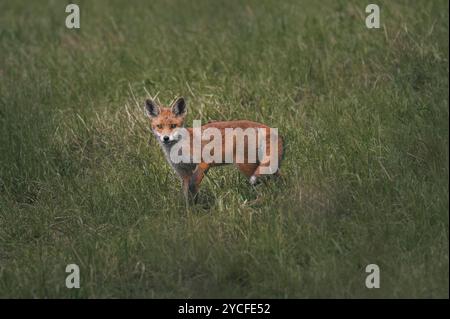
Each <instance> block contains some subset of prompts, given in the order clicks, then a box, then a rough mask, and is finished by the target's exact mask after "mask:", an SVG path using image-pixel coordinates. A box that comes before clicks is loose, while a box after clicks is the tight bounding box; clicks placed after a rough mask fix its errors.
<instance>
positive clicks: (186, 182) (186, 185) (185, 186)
mask: <svg viewBox="0 0 450 319" xmlns="http://www.w3.org/2000/svg"><path fill="white" fill-rule="evenodd" d="M190 178H191V176H183V177H182V188H183V195H184V199H185V202H186V207H188V206H189V180H190Z"/></svg>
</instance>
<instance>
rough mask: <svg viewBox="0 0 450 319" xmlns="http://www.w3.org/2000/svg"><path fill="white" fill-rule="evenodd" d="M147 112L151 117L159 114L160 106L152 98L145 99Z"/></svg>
mask: <svg viewBox="0 0 450 319" xmlns="http://www.w3.org/2000/svg"><path fill="white" fill-rule="evenodd" d="M145 112H146V113H147V115H148V116H149V117H157V116H158V115H159V106H158V105H157V104H156V103H155V102H154V101H153V100H150V99H147V100H145Z"/></svg>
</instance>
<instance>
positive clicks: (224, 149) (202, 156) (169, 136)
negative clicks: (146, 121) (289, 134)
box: [145, 97, 283, 202]
mask: <svg viewBox="0 0 450 319" xmlns="http://www.w3.org/2000/svg"><path fill="white" fill-rule="evenodd" d="M145 111H146V113H147V115H148V117H149V118H150V121H151V128H152V132H153V134H154V135H155V137H156V139H157V140H158V142H159V144H160V145H161V148H162V149H163V151H164V154H165V156H166V159H167V161H168V162H169V164H170V165H171V166H172V168H173V169H174V170H175V172H176V174H177V175H178V176H179V178H180V179H181V181H182V189H183V193H184V195H185V198H186V202H188V199H189V198H192V197H193V198H195V199H196V195H197V193H198V190H199V186H200V183H201V182H202V179H203V177H204V176H205V174H206V173H207V171H208V170H209V168H210V167H214V166H219V165H224V164H234V165H235V166H236V167H237V169H238V170H239V171H241V172H242V173H243V174H244V175H245V176H246V177H247V178H249V181H250V183H251V184H252V185H255V184H256V183H257V182H258V180H259V178H260V177H261V175H274V176H279V175H280V169H279V163H280V162H281V159H282V155H283V139H282V138H281V137H280V136H278V133H277V130H276V129H271V128H270V127H268V126H266V125H264V124H261V123H257V122H251V121H247V120H238V121H224V122H211V123H208V124H205V125H203V126H198V127H194V128H184V121H185V117H186V113H187V106H186V102H185V100H184V98H182V97H180V98H178V99H176V100H175V101H174V102H173V103H172V105H171V106H170V107H163V106H161V107H160V106H159V105H158V104H156V103H155V102H154V101H153V100H151V99H147V100H146V101H145ZM195 122H196V121H194V123H195ZM274 131H275V132H274ZM236 132H237V133H236ZM252 132H255V133H256V135H255V134H252ZM213 142H215V143H213ZM211 144H212V145H211ZM196 146H198V147H197V149H196ZM181 153H184V154H181ZM256 153H257V154H258V155H259V156H258V158H256ZM261 153H263V154H262V155H261ZM180 155H181V160H180Z"/></svg>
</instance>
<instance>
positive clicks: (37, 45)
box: [0, 0, 449, 298]
mask: <svg viewBox="0 0 450 319" xmlns="http://www.w3.org/2000/svg"><path fill="white" fill-rule="evenodd" d="M76 3H78V4H79V5H80V8H81V29H79V30H69V29H66V28H65V24H64V21H65V18H66V15H67V14H66V13H65V12H64V9H65V5H66V3H64V2H61V1H33V2H30V1H2V2H1V3H0V297H70V298H71V297H73V298H80V297H83V298H84V297H146V298H147V297H149V298H164V297H276V298H285V297H288V298H313V297H320V298H326V297H353V298H354V297H357V298H359V297H369V298H379V297H388V298H396V297H448V296H449V290H448V287H449V280H448V278H449V262H448V261H449V260H448V249H449V246H448V244H449V242H448V240H449V238H448V237H449V236H448V232H449V224H448V221H449V216H448V205H449V201H448V199H449V197H448V172H449V171H448V159H449V152H448V142H449V141H448V136H449V135H448V134H449V131H448V118H449V116H448V110H449V104H448V101H449V96H448V91H447V86H448V74H449V73H448V72H449V67H448V65H449V64H448V35H449V29H448V28H449V26H448V2H447V1H445V0H442V1H395V2H394V1H378V2H377V3H378V4H379V5H380V7H381V23H382V28H381V29H378V30H375V29H372V30H369V29H367V28H366V27H365V23H364V20H365V12H364V9H365V6H366V5H367V3H365V2H363V1H350V2H347V1H303V2H302V1H294V0H292V1H290V0H288V1H280V2H278V1H246V2H241V1H234V0H233V1H225V0H222V1H206V0H205V1H195V5H194V4H193V3H192V2H191V1H142V2H137V1H120V2H119V1H77V2H76ZM147 92H149V93H151V94H156V93H159V95H158V96H159V99H160V100H161V101H162V102H164V103H168V102H170V101H171V100H172V98H173V97H175V96H176V95H183V96H185V97H186V98H187V99H188V107H189V115H188V122H189V123H191V121H192V120H194V119H201V120H202V121H204V122H206V121H208V120H211V119H214V120H231V119H244V118H245V119H250V120H257V121H261V122H264V123H267V124H268V125H271V126H272V127H277V128H278V129H279V131H280V133H281V134H282V135H283V136H284V137H285V140H286V143H287V151H286V156H285V161H284V162H283V166H282V171H283V173H284V180H283V181H279V182H275V183H269V184H268V185H261V186H259V187H258V188H257V189H252V187H250V186H249V185H248V182H247V181H246V180H245V179H244V178H243V177H242V176H241V175H239V173H238V172H237V171H236V170H233V169H232V168H230V167H228V168H220V169H216V170H212V171H210V174H209V178H207V179H206V180H205V181H204V183H203V184H202V188H201V197H200V202H199V204H198V205H196V206H195V207H192V208H191V209H189V210H186V208H185V207H184V201H183V198H182V196H181V193H180V187H179V186H180V185H179V182H178V180H177V179H176V177H175V175H174V173H173V172H172V171H171V170H170V168H169V166H168V164H167V163H166V162H165V160H164V157H163V154H162V152H161V150H160V149H159V147H158V145H157V144H156V143H155V141H153V137H152V136H151V134H150V131H149V128H148V122H147V119H146V118H145V117H144V113H143V108H142V107H143V100H144V99H145V98H146V97H147V96H148V93H147ZM69 263H76V264H78V265H79V266H80V269H81V288H80V289H72V290H69V289H67V288H66V287H65V278H66V275H67V274H66V273H65V267H66V265H67V264H69ZM371 263H375V264H377V265H378V266H379V267H380V269H381V288H380V289H371V290H370V289H367V288H365V284H364V282H365V277H366V275H367V274H366V273H365V271H364V270H365V266H366V265H367V264H371Z"/></svg>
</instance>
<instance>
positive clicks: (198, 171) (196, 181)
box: [189, 163, 209, 200]
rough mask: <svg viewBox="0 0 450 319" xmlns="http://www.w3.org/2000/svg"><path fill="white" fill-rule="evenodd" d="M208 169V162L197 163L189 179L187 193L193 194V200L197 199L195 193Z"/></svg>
mask: <svg viewBox="0 0 450 319" xmlns="http://www.w3.org/2000/svg"><path fill="white" fill-rule="evenodd" d="M208 169H209V165H208V164H206V163H200V164H198V165H197V167H196V168H195V171H194V173H193V174H192V176H191V178H190V180H189V194H190V195H191V196H193V197H194V199H195V200H196V199H197V193H198V190H199V188H200V183H201V182H202V180H203V177H205V174H206V172H207V171H208Z"/></svg>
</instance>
